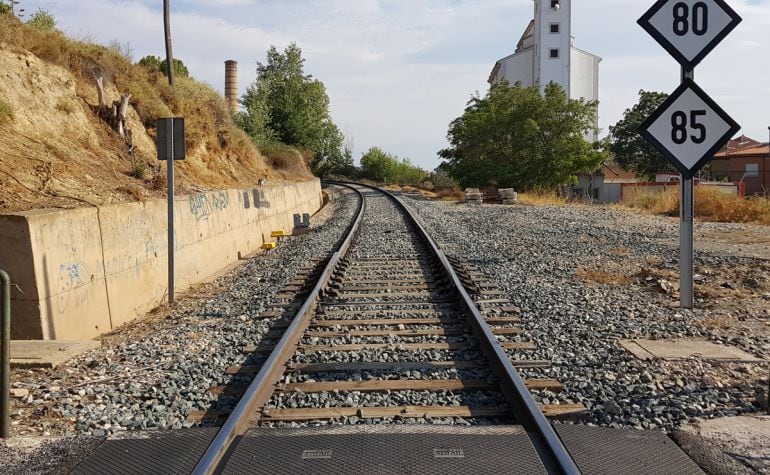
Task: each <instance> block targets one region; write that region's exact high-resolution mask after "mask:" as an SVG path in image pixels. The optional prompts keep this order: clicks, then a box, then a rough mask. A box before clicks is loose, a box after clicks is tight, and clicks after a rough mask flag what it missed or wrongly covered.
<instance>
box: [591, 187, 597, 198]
mask: <svg viewBox="0 0 770 475" xmlns="http://www.w3.org/2000/svg"><path fill="white" fill-rule="evenodd" d="M591 196H593V198H594V199H595V200H598V199H599V188H594V189H592V190H591Z"/></svg>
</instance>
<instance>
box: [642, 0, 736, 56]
mask: <svg viewBox="0 0 770 475" xmlns="http://www.w3.org/2000/svg"><path fill="white" fill-rule="evenodd" d="M740 22H741V17H740V16H739V15H738V14H737V13H735V10H733V9H732V8H730V6H729V5H728V4H727V3H725V1H724V0H658V1H657V2H655V4H654V5H653V6H652V8H650V9H649V10H648V11H647V13H645V14H644V15H643V16H642V17H641V18H640V19H639V25H641V27H642V28H644V29H645V30H646V31H647V32H648V33H649V34H650V35H652V37H653V38H655V40H656V41H657V42H658V43H660V44H661V46H663V48H665V49H666V51H668V53H669V54H670V55H671V56H673V57H674V58H675V59H676V60H677V61H679V63H680V64H681V65H682V66H683V67H684V68H685V69H687V70H688V71H692V69H693V68H694V67H695V66H696V65H697V64H698V63H700V62H701V61H702V60H703V58H705V57H706V56H707V55H708V54H709V53H710V52H711V51H712V50H713V49H714V48H715V47H716V46H717V45H718V44H719V43H720V42H721V41H722V40H723V39H724V38H725V37H726V36H727V35H728V34H729V33H730V32H731V31H732V30H733V29H735V27H736V26H738V24H739V23H740Z"/></svg>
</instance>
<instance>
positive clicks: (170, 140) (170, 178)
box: [166, 119, 174, 304]
mask: <svg viewBox="0 0 770 475" xmlns="http://www.w3.org/2000/svg"><path fill="white" fill-rule="evenodd" d="M166 151H167V155H166V157H167V159H166V162H167V163H166V170H167V179H166V181H167V182H168V191H167V194H168V303H169V304H173V303H174V119H171V120H169V121H167V122H166Z"/></svg>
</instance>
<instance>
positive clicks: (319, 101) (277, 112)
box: [237, 43, 352, 176]
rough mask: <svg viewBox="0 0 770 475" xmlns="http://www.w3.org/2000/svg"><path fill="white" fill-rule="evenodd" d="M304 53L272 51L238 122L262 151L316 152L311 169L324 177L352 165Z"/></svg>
mask: <svg viewBox="0 0 770 475" xmlns="http://www.w3.org/2000/svg"><path fill="white" fill-rule="evenodd" d="M304 65H305V60H304V59H303V58H302V50H301V49H300V48H299V47H298V46H297V45H296V44H294V43H292V44H290V45H289V46H288V47H286V49H284V51H283V52H281V51H278V49H277V48H276V47H275V46H271V47H270V49H269V50H268V52H267V62H265V63H261V62H258V63H257V78H256V80H255V81H254V83H253V84H252V85H251V86H249V88H248V89H247V90H246V93H245V94H244V95H243V97H242V98H241V103H242V104H243V107H244V112H243V113H241V114H240V115H239V117H237V122H238V124H239V125H241V127H242V128H243V129H244V130H245V131H246V132H247V133H248V134H249V135H250V136H251V137H252V139H253V140H254V141H255V142H256V144H257V145H258V146H264V145H265V144H269V143H270V142H272V141H280V142H282V143H284V144H287V145H291V146H295V147H299V148H303V149H306V150H310V151H312V152H313V160H312V163H311V168H312V170H313V172H314V173H316V174H318V175H320V176H325V175H328V174H332V173H338V172H339V170H340V169H342V168H345V167H347V166H348V165H349V164H352V156H350V154H348V155H346V154H345V151H344V149H343V143H344V137H343V135H342V133H341V132H340V130H339V129H338V128H337V126H336V125H335V124H334V122H333V121H332V119H331V114H330V113H329V96H328V95H327V94H326V88H325V86H324V85H323V83H322V82H321V81H319V80H317V79H314V78H313V76H311V75H306V74H305V72H304Z"/></svg>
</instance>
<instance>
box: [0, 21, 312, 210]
mask: <svg viewBox="0 0 770 475" xmlns="http://www.w3.org/2000/svg"><path fill="white" fill-rule="evenodd" d="M6 17H7V16H6ZM100 76H101V77H103V78H104V81H105V95H106V97H105V99H106V101H105V102H106V103H107V104H112V103H113V101H117V100H119V99H120V97H121V94H131V99H130V105H129V107H128V111H127V120H126V125H127V126H128V128H129V129H130V130H131V142H132V143H131V145H130V146H129V145H128V144H127V143H126V141H125V140H124V139H123V138H122V137H121V136H120V135H119V134H118V133H117V132H116V131H115V130H113V128H111V127H110V125H109V124H107V122H105V121H104V120H102V119H101V118H100V117H99V116H98V115H97V113H96V108H97V106H98V103H99V100H98V93H97V86H96V77H100ZM171 116H177V117H180V116H181V117H185V121H186V123H185V125H186V135H187V144H186V145H187V160H185V161H184V162H177V177H178V180H177V193H179V192H186V191H200V190H206V189H217V188H233V187H251V186H254V185H255V184H256V183H257V181H258V180H259V179H260V178H267V179H269V180H273V181H296V180H306V179H309V178H310V177H311V174H310V172H309V171H308V169H307V167H306V166H305V162H304V160H303V158H302V156H301V155H300V154H299V153H297V154H296V157H295V159H294V160H291V162H292V163H289V165H288V166H284V168H283V169H274V168H273V167H272V166H271V165H270V161H269V160H266V159H265V158H264V157H263V156H262V155H261V154H260V153H259V151H257V149H256V148H255V147H254V146H253V144H252V142H251V141H250V140H249V138H248V137H247V136H246V135H245V134H244V133H243V131H241V130H240V129H238V128H237V127H236V126H235V124H234V123H233V120H232V117H231V115H230V113H229V111H228V109H227V105H226V103H225V101H224V99H223V98H222V97H221V96H220V95H219V93H218V92H217V91H215V90H214V89H213V88H211V87H210V86H208V85H206V84H203V83H199V82H197V81H194V80H192V79H185V78H181V79H179V80H178V84H177V87H176V89H175V90H172V89H171V88H170V87H169V86H168V84H167V83H166V78H165V77H164V76H162V75H161V74H159V73H157V72H151V71H148V70H146V69H145V68H143V67H142V66H139V65H135V64H132V62H131V61H130V60H129V59H128V58H126V57H124V56H122V55H121V54H120V53H119V52H117V51H115V50H112V49H109V48H106V47H103V46H100V45H96V44H92V43H82V42H77V41H73V40H71V39H69V38H66V37H65V36H64V35H63V34H61V33H59V32H56V31H52V32H44V31H38V30H34V29H32V28H30V27H28V26H26V25H23V24H21V23H19V22H18V21H16V20H15V19H13V18H0V213H4V212H12V211H22V210H29V209H37V208H49V207H64V208H71V207H80V206H88V205H100V206H101V205H107V204H110V203H117V202H125V201H136V200H144V199H147V198H150V197H160V196H164V195H165V187H166V178H165V164H164V163H163V162H158V161H157V159H156V155H155V129H154V124H155V120H156V119H157V118H159V117H171Z"/></svg>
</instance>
